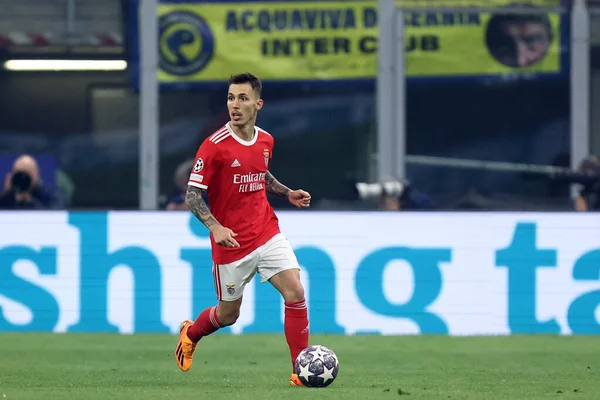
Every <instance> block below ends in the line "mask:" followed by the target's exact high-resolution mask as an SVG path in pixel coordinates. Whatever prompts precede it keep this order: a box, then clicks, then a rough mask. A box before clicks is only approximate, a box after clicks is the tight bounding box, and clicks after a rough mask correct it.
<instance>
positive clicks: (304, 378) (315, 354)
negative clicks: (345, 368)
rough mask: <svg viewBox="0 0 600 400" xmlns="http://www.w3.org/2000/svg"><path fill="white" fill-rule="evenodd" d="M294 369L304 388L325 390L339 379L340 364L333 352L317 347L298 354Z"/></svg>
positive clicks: (311, 347) (323, 347)
mask: <svg viewBox="0 0 600 400" xmlns="http://www.w3.org/2000/svg"><path fill="white" fill-rule="evenodd" d="M294 369H295V371H296V374H297V375H298V378H299V379H300V381H301V382H302V383H303V384H304V386H306V387H311V388H324V387H327V386H329V385H331V384H332V383H333V381H334V380H335V378H336V377H337V374H338V371H339V369H340V363H339V361H338V358H337V356H336V355H335V353H334V352H333V351H332V350H330V349H328V348H327V347H325V346H321V345H315V346H310V347H307V348H306V349H304V350H302V352H300V354H298V357H297V358H296V362H295V364H294Z"/></svg>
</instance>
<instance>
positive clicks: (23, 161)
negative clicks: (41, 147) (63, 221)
mask: <svg viewBox="0 0 600 400" xmlns="http://www.w3.org/2000/svg"><path fill="white" fill-rule="evenodd" d="M63 207H64V201H63V199H62V197H61V196H60V195H59V194H58V193H56V192H50V191H48V190H47V189H46V188H45V187H44V185H43V183H42V182H41V180H40V170H39V167H38V164H37V161H36V160H35V159H34V158H33V157H31V156H29V155H22V156H20V157H19V158H17V159H16V160H15V162H14V164H13V167H12V172H11V173H9V174H7V175H6V177H5V179H4V191H3V192H2V194H1V195H0V209H5V210H32V209H33V210H34V209H59V208H63Z"/></svg>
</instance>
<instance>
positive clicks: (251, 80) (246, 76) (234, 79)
mask: <svg viewBox="0 0 600 400" xmlns="http://www.w3.org/2000/svg"><path fill="white" fill-rule="evenodd" d="M244 83H248V84H249V85H250V86H251V87H252V90H254V91H255V92H256V93H258V95H259V96H260V95H261V92H262V83H261V82H260V79H258V77H257V76H256V75H254V74H252V73H250V72H244V73H241V74H237V75H231V77H230V78H229V84H230V85H242V84H244Z"/></svg>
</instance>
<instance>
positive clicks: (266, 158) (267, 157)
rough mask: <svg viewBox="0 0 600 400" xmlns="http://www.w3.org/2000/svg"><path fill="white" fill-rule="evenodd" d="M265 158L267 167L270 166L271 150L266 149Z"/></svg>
mask: <svg viewBox="0 0 600 400" xmlns="http://www.w3.org/2000/svg"><path fill="white" fill-rule="evenodd" d="M263 156H265V167H268V166H269V149H264V151H263Z"/></svg>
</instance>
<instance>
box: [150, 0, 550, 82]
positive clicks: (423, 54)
mask: <svg viewBox="0 0 600 400" xmlns="http://www.w3.org/2000/svg"><path fill="white" fill-rule="evenodd" d="M471 1H472V0H471ZM500 3H503V4H509V3H510V2H509V1H505V0H501V1H494V5H500ZM158 16H159V29H160V38H159V41H160V43H159V46H160V70H159V73H158V77H159V81H160V82H210V81H223V80H226V79H227V78H228V77H229V75H230V74H232V73H238V72H243V71H251V72H253V73H255V74H257V75H258V76H259V77H261V78H262V79H263V80H338V79H360V78H374V77H375V76H376V73H377V42H378V23H377V22H378V21H377V19H378V15H377V2H375V1H352V2H339V1H315V2H291V3H288V2H286V3H284V2H281V3H279V2H262V3H253V2H249V3H202V4H193V3H192V4H185V3H179V4H160V5H159V8H158ZM404 22H405V31H404V32H405V33H404V36H405V52H406V53H405V54H406V71H407V75H408V76H410V77H456V76H477V75H495V74H511V73H521V72H550V73H552V72H558V71H559V70H560V56H559V49H560V29H559V27H560V16H559V15H558V14H548V15H546V14H539V13H533V14H531V15H523V14H518V15H513V14H500V13H496V14H489V13H476V12H458V13H457V12H434V11H431V12H422V13H421V12H419V13H405V18H404ZM399 47H400V46H399Z"/></svg>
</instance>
